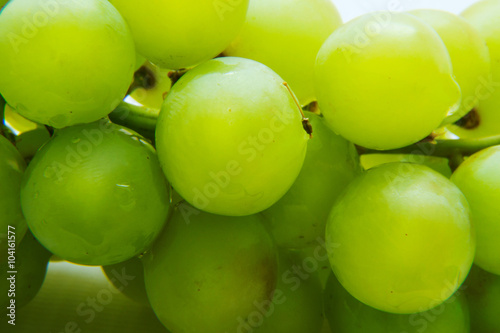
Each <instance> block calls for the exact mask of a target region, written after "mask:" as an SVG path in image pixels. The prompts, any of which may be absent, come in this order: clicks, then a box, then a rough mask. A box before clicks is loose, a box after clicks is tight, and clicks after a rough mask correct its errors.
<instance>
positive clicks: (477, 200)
mask: <svg viewBox="0 0 500 333" xmlns="http://www.w3.org/2000/svg"><path fill="white" fill-rule="evenodd" d="M451 180H452V181H453V182H454V183H455V184H456V185H457V186H458V187H459V188H460V190H461V191H462V192H463V194H464V195H465V197H466V198H467V201H468V202H469V205H470V208H471V219H472V221H473V223H474V229H475V231H476V237H477V248H476V258H475V259H474V263H475V264H476V265H478V266H479V267H481V268H482V269H484V270H486V271H488V272H490V273H493V274H498V275H500V242H499V239H500V206H499V203H500V146H494V147H490V148H488V149H485V150H482V151H480V152H478V153H476V154H474V155H472V156H471V157H469V158H468V159H467V160H466V161H465V162H464V163H463V164H462V165H460V166H459V167H458V169H457V170H456V171H455V173H454V174H453V176H452V177H451Z"/></svg>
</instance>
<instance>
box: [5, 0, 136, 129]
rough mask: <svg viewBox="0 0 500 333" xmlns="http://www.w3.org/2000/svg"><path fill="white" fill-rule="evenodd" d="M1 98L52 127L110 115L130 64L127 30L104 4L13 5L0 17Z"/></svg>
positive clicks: (90, 0) (96, 0)
mask: <svg viewBox="0 0 500 333" xmlns="http://www.w3.org/2000/svg"><path fill="white" fill-rule="evenodd" d="M0 31H6V32H7V33H2V34H0V73H2V75H0V92H1V94H2V95H3V96H4V98H5V100H6V101H7V102H8V103H9V104H10V105H11V106H12V107H13V108H14V109H15V111H17V112H19V113H20V114H21V115H23V116H24V117H26V118H28V119H30V120H33V121H36V122H39V123H42V124H48V125H50V126H52V127H55V128H62V127H65V126H69V125H73V124H78V123H88V122H92V121H96V120H98V119H99V118H102V117H104V116H106V115H107V114H108V113H110V112H111V111H112V110H113V109H114V108H115V107H116V106H117V105H118V103H119V102H120V100H121V99H122V98H123V97H124V96H125V94H126V92H127V89H128V86H129V85H130V83H131V81H132V77H133V70H134V65H135V51H134V42H133V38H132V35H131V33H130V30H129V29H128V27H127V24H126V23H125V21H124V20H123V18H122V17H121V16H120V14H119V13H118V12H117V11H116V9H115V8H114V7H113V6H112V5H111V4H110V3H109V2H108V1H106V0H87V1H74V0H58V1H34V0H15V1H12V2H10V3H9V5H8V6H6V7H5V8H4V10H3V11H2V15H0Z"/></svg>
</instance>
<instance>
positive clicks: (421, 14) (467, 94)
mask: <svg viewBox="0 0 500 333" xmlns="http://www.w3.org/2000/svg"><path fill="white" fill-rule="evenodd" d="M409 13H410V14H412V15H415V16H417V17H418V18H420V19H421V20H423V21H425V22H426V23H428V24H430V25H431V26H432V28H433V29H434V30H436V32H437V33H438V34H439V37H441V39H442V40H443V42H444V44H445V46H446V49H447V50H448V52H449V54H450V58H451V63H452V65H453V75H454V77H455V79H456V80H457V83H458V84H459V85H460V89H461V91H462V103H461V105H460V108H459V109H458V110H457V111H456V112H455V113H454V114H453V115H451V116H449V117H448V118H447V119H445V122H446V123H454V122H455V121H457V120H458V119H460V118H462V117H463V116H464V115H465V114H467V113H468V112H469V111H470V110H472V109H473V108H474V107H476V106H477V104H478V103H479V101H480V96H482V93H481V92H482V91H483V90H484V87H483V85H484V81H485V80H487V78H488V76H489V75H490V71H491V60H490V54H489V51H488V46H486V43H485V42H484V40H483V38H482V37H481V35H480V34H479V32H478V31H477V30H476V29H475V28H474V27H473V26H472V25H471V24H470V23H468V22H467V21H466V20H465V19H463V18H462V17H459V16H456V15H454V14H451V13H448V12H445V11H441V10H431V9H421V10H414V11H411V12H409Z"/></svg>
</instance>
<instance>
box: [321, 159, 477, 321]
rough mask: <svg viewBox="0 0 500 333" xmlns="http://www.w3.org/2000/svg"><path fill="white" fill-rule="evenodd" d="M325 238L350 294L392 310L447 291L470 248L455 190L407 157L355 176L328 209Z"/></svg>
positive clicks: (427, 305) (467, 263)
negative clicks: (407, 160) (333, 204)
mask: <svg viewBox="0 0 500 333" xmlns="http://www.w3.org/2000/svg"><path fill="white" fill-rule="evenodd" d="M326 241H327V245H328V247H327V248H328V250H329V256H330V263H331V265H332V268H333V271H334V272H335V274H336V276H337V278H338V279H339V281H340V282H341V283H342V285H343V286H344V287H345V288H346V289H347V290H348V291H349V292H350V293H351V294H352V295H353V296H354V297H356V298H357V299H358V300H360V301H362V302H363V303H365V304H367V305H369V306H372V307H374V308H376V309H379V310H383V311H387V312H392V313H400V314H409V313H415V312H421V311H426V310H429V309H431V308H433V307H435V306H437V305H439V304H440V303H442V302H443V301H445V300H446V299H447V298H448V297H450V296H451V295H452V294H453V293H454V292H455V291H456V290H457V289H458V287H459V286H460V285H461V284H462V282H463V280H464V279H465V277H466V276H467V273H468V272H469V270H470V267H471V265H472V261H473V258H474V252H475V251H474V250H475V238H474V235H473V233H472V227H471V224H470V221H469V205H468V203H467V201H466V199H465V197H464V196H463V194H462V193H461V192H460V190H459V189H458V188H457V187H456V186H455V185H454V184H453V183H451V182H450V181H449V180H448V179H447V178H445V177H444V176H442V175H441V174H439V173H437V172H435V171H434V170H431V169H429V168H428V167H426V166H423V165H417V164H409V163H389V164H384V165H382V166H379V167H376V168H373V169H370V170H369V171H367V172H366V173H365V174H363V175H361V176H359V177H358V178H356V179H355V180H354V181H353V182H352V183H351V184H350V185H349V186H348V187H347V189H346V191H345V192H344V193H343V195H342V196H341V197H340V198H339V199H338V200H337V202H336V204H335V206H334V207H333V209H332V212H331V214H330V217H329V220H328V224H327V229H326ZM367 277H369V278H367Z"/></svg>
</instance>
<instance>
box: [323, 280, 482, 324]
mask: <svg viewBox="0 0 500 333" xmlns="http://www.w3.org/2000/svg"><path fill="white" fill-rule="evenodd" d="M324 302H325V315H326V317H327V319H328V321H329V323H330V326H331V328H332V332H336V333H358V332H370V333H401V332H405V333H420V332H427V333H469V332H470V328H469V327H470V323H469V307H468V305H467V302H466V300H465V298H464V296H463V293H462V292H461V291H459V292H457V294H456V295H453V296H452V297H451V298H450V299H448V300H447V301H446V302H445V303H443V304H441V305H440V306H438V307H436V308H434V309H431V310H429V311H427V312H423V313H418V314H411V315H401V314H392V313H387V312H383V311H379V310H376V309H373V308H371V307H369V306H367V305H365V304H363V303H361V302H360V301H358V300H357V299H355V298H354V297H352V296H351V295H350V294H349V293H348V292H347V291H346V290H345V289H344V288H343V287H342V285H341V284H340V283H339V282H338V280H337V279H336V278H335V275H333V274H332V275H331V276H330V278H329V280H328V282H327V286H326V289H325V295H324ZM472 332H475V333H476V331H472Z"/></svg>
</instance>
